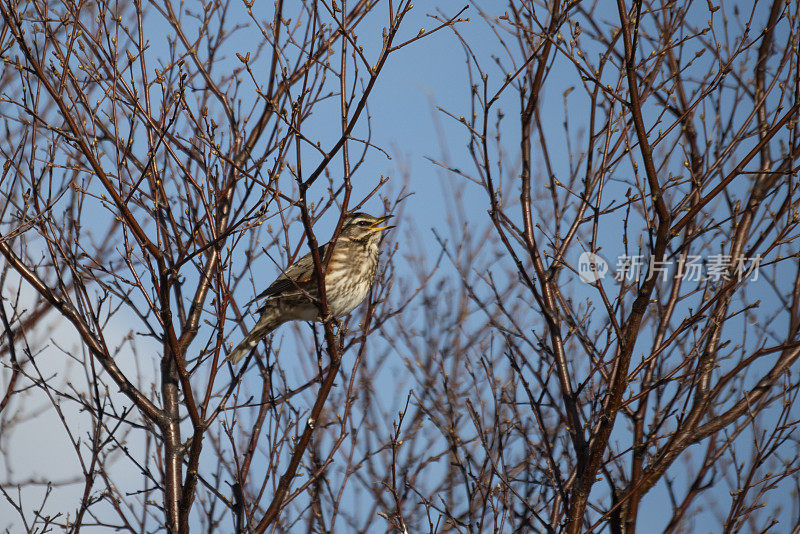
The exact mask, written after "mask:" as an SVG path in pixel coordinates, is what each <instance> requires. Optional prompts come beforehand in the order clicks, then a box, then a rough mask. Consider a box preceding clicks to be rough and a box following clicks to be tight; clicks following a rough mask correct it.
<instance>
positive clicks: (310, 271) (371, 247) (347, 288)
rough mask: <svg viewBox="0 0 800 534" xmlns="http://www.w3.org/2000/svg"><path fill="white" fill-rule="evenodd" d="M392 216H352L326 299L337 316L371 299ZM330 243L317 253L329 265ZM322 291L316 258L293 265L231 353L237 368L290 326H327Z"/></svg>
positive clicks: (331, 268) (334, 258)
mask: <svg viewBox="0 0 800 534" xmlns="http://www.w3.org/2000/svg"><path fill="white" fill-rule="evenodd" d="M389 218H391V215H384V216H382V217H373V216H372V215H369V214H367V213H362V212H357V213H352V214H350V215H348V216H347V217H346V218H345V220H344V222H343V223H342V231H341V232H340V233H339V238H338V239H337V240H336V243H335V245H334V246H333V252H332V253H331V257H330V262H329V264H328V269H327V271H326V273H325V296H326V299H327V301H328V311H329V312H330V315H331V316H332V317H343V316H345V315H347V314H348V313H350V312H351V311H353V310H354V309H356V307H358V305H359V304H361V301H362V300H364V298H365V297H366V296H367V293H368V292H369V290H370V288H371V287H372V284H373V283H374V282H375V274H376V273H377V271H378V256H379V245H380V242H381V237H382V236H383V232H384V230H388V229H389V228H393V226H389V225H386V224H385V223H386V221H388V220H389ZM329 246H330V243H326V244H324V245H322V246H321V247H319V248H318V250H319V257H320V260H322V261H323V262H324V261H325V255H326V254H327V252H328V247H329ZM318 293H319V286H318V283H317V273H316V269H315V267H314V259H313V256H312V255H311V253H310V252H309V253H308V254H306V255H305V256H303V257H302V258H300V259H299V260H297V261H296V262H294V263H293V264H292V265H290V266H289V267H288V268H287V269H286V270H285V271H284V272H283V273H282V274H281V275H280V276H278V278H276V279H275V281H274V282H272V284H270V286H269V287H268V288H267V289H266V290H265V291H264V292H262V293H261V294H259V295H258V296H257V297H256V298H255V299H253V300H254V301H258V300H261V299H264V298H266V299H267V300H266V301H265V302H264V304H263V305H262V306H261V307H260V308H259V309H258V312H260V313H261V317H260V318H259V319H258V322H256V324H255V326H254V327H253V328H252V329H251V330H250V331H249V332H248V333H247V335H246V336H245V337H244V339H243V340H242V341H241V342H240V343H239V344H238V345H237V346H236V348H235V349H233V350H232V351H231V352H230V353H229V354H228V358H227V359H228V361H229V362H231V363H232V364H236V363H237V362H239V361H240V360H241V359H242V358H244V357H245V356H247V355H248V354H249V353H250V351H252V350H253V349H254V348H255V347H256V346H257V345H258V343H259V342H260V341H261V340H262V339H264V338H265V337H266V336H267V335H269V334H270V333H271V332H272V331H273V330H275V329H276V328H278V327H279V326H280V325H282V324H283V323H285V322H287V321H323V320H324V318H322V317H320V314H319V304H318V302H319V301H318V296H319V295H318Z"/></svg>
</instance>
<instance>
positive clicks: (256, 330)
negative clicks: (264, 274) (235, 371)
mask: <svg viewBox="0 0 800 534" xmlns="http://www.w3.org/2000/svg"><path fill="white" fill-rule="evenodd" d="M280 316H281V313H280V310H278V309H277V308H273V307H269V306H268V307H267V308H266V309H265V310H264V311H263V313H262V314H261V317H260V318H259V319H258V322H257V323H256V325H255V326H254V327H253V329H252V330H250V332H248V333H247V335H246V336H244V339H243V340H242V341H241V343H239V344H238V345H237V346H236V348H235V349H233V350H232V351H231V353H230V354H228V361H229V362H231V363H233V364H235V363H238V362H239V360H241V359H242V358H244V357H245V356H247V355H248V354H250V351H251V350H253V349H254V348H256V346H257V345H258V343H259V342H260V341H261V340H262V339H264V338H265V337H267V336H268V335H269V333H270V332H272V331H273V330H275V329H276V328H278V326H280V325H281V323H283V321H282V320H281V318H280Z"/></svg>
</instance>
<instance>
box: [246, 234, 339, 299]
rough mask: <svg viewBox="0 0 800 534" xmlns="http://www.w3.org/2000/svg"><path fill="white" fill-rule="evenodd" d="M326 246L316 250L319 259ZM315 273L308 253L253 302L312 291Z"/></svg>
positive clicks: (323, 255)
mask: <svg viewBox="0 0 800 534" xmlns="http://www.w3.org/2000/svg"><path fill="white" fill-rule="evenodd" d="M326 249H327V244H326V245H322V246H321V247H319V248H318V249H317V250H318V251H319V255H320V258H324V257H325V250H326ZM316 278H317V277H316V273H315V272H314V258H313V256H312V255H311V253H310V252H309V253H308V254H306V255H305V256H303V257H302V258H300V259H299V260H297V261H296V262H294V263H293V264H291V265H290V266H289V267H287V268H286V270H285V271H284V272H283V273H281V275H280V276H279V277H278V278H276V279H275V281H274V282H272V284H271V285H270V286H269V287H268V288H267V289H266V290H265V291H263V292H262V293H261V294H259V295H258V296H257V297H256V298H255V299H254V300H261V299H263V298H268V297H274V296H277V295H282V294H285V293H287V292H291V293H294V292H301V291H313V289H314V288H315V287H316V282H315V280H316Z"/></svg>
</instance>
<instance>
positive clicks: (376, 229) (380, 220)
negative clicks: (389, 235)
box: [371, 215, 394, 232]
mask: <svg viewBox="0 0 800 534" xmlns="http://www.w3.org/2000/svg"><path fill="white" fill-rule="evenodd" d="M391 218H392V216H391V215H384V216H383V217H378V220H377V221H375V224H374V225H373V226H372V228H371V230H372V231H373V232H380V231H381V230H388V229H389V228H394V226H392V225H385V226H379V225H380V224H382V223H385V222H386V221H388V220H389V219H391Z"/></svg>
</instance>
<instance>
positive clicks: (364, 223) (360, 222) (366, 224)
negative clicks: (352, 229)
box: [357, 221, 370, 226]
mask: <svg viewBox="0 0 800 534" xmlns="http://www.w3.org/2000/svg"><path fill="white" fill-rule="evenodd" d="M357 224H358V225H359V226H369V225H370V222H369V221H358V223H357Z"/></svg>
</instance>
